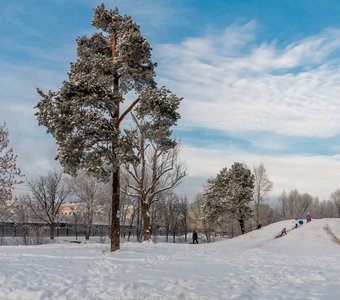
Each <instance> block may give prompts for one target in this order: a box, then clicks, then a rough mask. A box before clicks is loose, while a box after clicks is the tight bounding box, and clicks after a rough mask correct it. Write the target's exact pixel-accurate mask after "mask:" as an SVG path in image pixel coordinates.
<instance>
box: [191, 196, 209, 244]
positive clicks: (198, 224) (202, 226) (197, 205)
mask: <svg viewBox="0 0 340 300" xmlns="http://www.w3.org/2000/svg"><path fill="white" fill-rule="evenodd" d="M204 204H205V199H204V198H203V195H202V194H198V195H197V196H196V200H195V201H194V202H193V203H192V204H191V206H190V209H191V214H190V215H191V218H190V219H191V227H193V228H191V229H195V230H197V231H203V232H204V234H205V236H206V239H207V242H210V240H211V237H210V233H211V222H210V221H209V220H208V219H207V218H206V217H205V216H206V214H205V211H204Z"/></svg>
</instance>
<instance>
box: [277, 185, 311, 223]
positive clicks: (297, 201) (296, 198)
mask: <svg viewBox="0 0 340 300" xmlns="http://www.w3.org/2000/svg"><path fill="white" fill-rule="evenodd" d="M278 200H279V205H280V211H281V215H282V217H283V218H284V219H289V218H291V219H295V218H301V217H302V216H304V214H305V213H306V212H307V211H308V210H309V209H310V208H311V207H312V204H313V201H314V199H313V197H312V196H311V195H309V194H307V193H304V194H300V193H299V192H298V191H297V190H293V191H290V192H289V193H288V194H287V193H286V192H283V193H282V194H281V195H280V196H279V199H278Z"/></svg>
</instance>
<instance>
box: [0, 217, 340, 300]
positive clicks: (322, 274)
mask: <svg viewBox="0 0 340 300" xmlns="http://www.w3.org/2000/svg"><path fill="white" fill-rule="evenodd" d="M293 226H294V224H293V220H287V221H282V222H278V223H275V224H271V225H268V226H265V227H263V228H262V229H260V230H255V231H252V232H250V233H247V234H245V235H243V236H240V237H237V238H234V239H231V240H225V241H221V242H216V243H212V244H199V245H193V244H170V243H169V244H166V243H158V244H157V243H122V244H121V250H119V251H117V252H114V253H110V252H109V245H108V244H100V243H88V244H85V243H82V244H73V243H59V244H49V245H41V246H3V247H0V260H1V261H0V299H6V300H10V299H20V300H21V299H34V300H35V299H96V300H97V299H340V251H339V250H340V245H339V244H337V243H336V241H335V239H334V236H336V237H338V238H339V237H340V219H321V220H312V222H311V223H308V224H304V225H302V226H300V227H299V228H297V229H293V230H290V231H289V232H288V234H287V235H285V236H283V237H281V238H276V239H275V238H274V237H275V236H276V235H277V234H278V233H280V231H281V229H282V228H283V227H287V229H291V228H292V227H293ZM327 226H328V230H326V229H325V228H327ZM329 230H331V232H333V236H332V235H331V234H329V233H328V232H329Z"/></svg>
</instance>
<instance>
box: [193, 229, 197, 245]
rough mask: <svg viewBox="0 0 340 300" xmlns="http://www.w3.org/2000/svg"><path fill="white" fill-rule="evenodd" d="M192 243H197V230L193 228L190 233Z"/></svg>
mask: <svg viewBox="0 0 340 300" xmlns="http://www.w3.org/2000/svg"><path fill="white" fill-rule="evenodd" d="M192 243H193V244H198V234H197V232H196V231H195V230H194V232H193V233H192Z"/></svg>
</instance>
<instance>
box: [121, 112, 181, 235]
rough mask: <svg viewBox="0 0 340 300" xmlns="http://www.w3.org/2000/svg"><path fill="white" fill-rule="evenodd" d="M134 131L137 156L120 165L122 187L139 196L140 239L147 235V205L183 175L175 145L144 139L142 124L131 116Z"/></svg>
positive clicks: (145, 135) (148, 214)
mask: <svg viewBox="0 0 340 300" xmlns="http://www.w3.org/2000/svg"><path fill="white" fill-rule="evenodd" d="M132 117H133V119H134V122H135V125H136V134H137V135H138V146H137V147H136V148H137V149H138V150H137V153H136V156H137V158H138V160H137V162H135V163H127V164H125V165H124V171H123V172H122V175H123V177H124V180H125V182H126V186H127V190H122V192H123V193H126V194H127V195H128V196H130V197H135V198H137V199H138V200H139V203H140V206H141V211H142V218H143V239H144V241H149V240H150V236H151V215H150V207H151V205H152V203H153V202H155V201H157V200H158V199H159V197H160V195H161V194H162V193H164V192H167V191H170V190H172V189H174V188H175V187H176V186H178V185H179V184H180V183H181V182H182V179H183V178H184V176H185V170H184V166H183V163H181V162H180V160H179V149H180V147H179V145H176V146H174V147H173V148H170V149H169V148H167V149H164V148H162V147H160V146H159V145H158V144H157V143H153V142H152V141H150V140H148V139H147V133H146V132H145V128H144V125H143V124H141V123H139V122H138V121H137V119H136V118H134V116H132Z"/></svg>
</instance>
